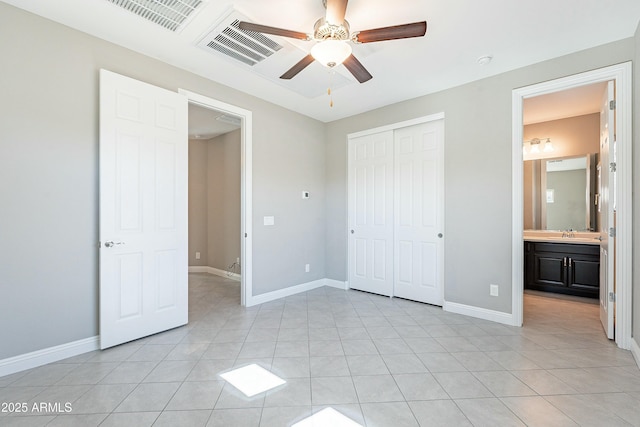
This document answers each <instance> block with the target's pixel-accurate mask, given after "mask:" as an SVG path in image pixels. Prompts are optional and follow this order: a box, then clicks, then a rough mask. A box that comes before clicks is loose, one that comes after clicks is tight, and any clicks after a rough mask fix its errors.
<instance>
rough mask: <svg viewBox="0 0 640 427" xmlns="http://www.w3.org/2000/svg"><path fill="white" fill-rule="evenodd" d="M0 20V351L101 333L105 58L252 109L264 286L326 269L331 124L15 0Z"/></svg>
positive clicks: (153, 79)
mask: <svg viewBox="0 0 640 427" xmlns="http://www.w3.org/2000/svg"><path fill="white" fill-rule="evenodd" d="M0 28H2V32H3V34H11V37H0V57H1V58H2V66H1V69H2V73H1V74H2V77H1V78H0V93H2V96H1V97H0V121H1V123H0V141H1V143H0V260H1V261H0V262H1V265H0V290H1V295H0V313H2V319H3V321H2V322H0V343H2V345H1V346H0V359H4V358H7V357H11V356H15V355H19V354H24V353H28V352H31V351H35V350H39V349H42V348H47V347H51V346H55V345H60V344H64V343H68V342H72V341H76V340H80V339H83V338H88V337H92V336H95V335H97V334H98V332H99V331H98V247H97V244H98V240H99V238H98V107H99V100H98V70H99V69H100V68H106V69H109V70H111V71H113V72H116V73H120V74H123V75H126V76H129V77H132V78H135V79H138V80H142V81H145V82H148V83H150V84H153V85H156V86H159V87H163V88H166V89H169V90H173V91H177V89H178V88H184V89H187V90H191V91H193V92H197V93H201V94H203V95H206V96H210V97H212V98H216V99H219V100H221V101H223V102H226V103H229V104H233V105H236V106H239V107H241V108H244V109H247V110H250V111H252V112H253V192H254V194H253V205H254V222H253V229H254V232H253V246H254V257H253V275H254V276H253V277H254V283H253V285H254V294H256V295H257V294H261V293H264V292H268V291H273V290H277V289H282V288H286V287H290V286H293V285H297V284H300V283H304V282H307V281H311V280H314V279H316V278H322V277H324V276H325V271H324V265H325V251H324V234H325V227H324V224H325V218H324V209H323V207H324V203H325V202H324V140H325V130H324V129H325V125H324V124H323V123H321V122H318V121H316V120H313V119H310V118H308V117H305V116H302V115H300V114H298V113H295V112H293V111H289V110H285V109H283V108H280V107H277V106H275V105H273V104H270V103H268V102H265V101H262V100H259V99H257V98H255V97H252V96H250V95H247V94H243V93H241V92H238V91H236V90H234V89H232V88H229V87H226V86H222V85H220V84H216V83H214V82H212V81H209V80H207V79H205V78H202V77H199V76H197V75H195V74H192V73H189V72H187V71H184V70H180V69H177V68H175V67H172V66H170V65H167V64H165V63H162V62H160V61H157V60H154V59H151V58H149V57H145V56H143V55H140V54H138V53H135V52H132V51H130V50H127V49H123V48H121V47H118V46H115V45H113V44H111V43H107V42H105V41H103V40H99V39H97V38H94V37H91V36H88V35H86V34H83V33H81V32H78V31H75V30H72V29H70V28H68V27H65V26H62V25H59V24H56V23H53V22H51V21H48V20H45V19H42V18H40V17H37V16H35V15H33V14H29V13H27V12H24V11H21V10H19V9H16V8H14V7H12V6H9V5H7V4H5V3H0ZM302 189H306V190H309V191H311V192H312V199H310V200H309V201H308V203H306V204H304V206H303V205H300V206H298V205H299V204H300V191H301V190H302ZM292 207H293V208H292ZM298 208H299V209H298ZM263 215H275V216H276V223H277V226H276V227H269V228H267V227H264V226H262V216H263ZM305 263H310V264H311V265H312V272H311V273H306V274H305V273H304V264H305ZM9 319H10V320H9Z"/></svg>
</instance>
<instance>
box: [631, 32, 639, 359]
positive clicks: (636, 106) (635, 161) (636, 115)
mask: <svg viewBox="0 0 640 427" xmlns="http://www.w3.org/2000/svg"><path fill="white" fill-rule="evenodd" d="M634 41H635V51H634V59H635V60H634V63H633V76H634V79H633V81H634V84H633V88H634V89H633V90H634V96H633V136H634V138H633V140H634V147H633V183H634V188H633V278H634V279H633V327H632V331H633V338H634V340H635V342H636V345H637V346H638V347H640V338H639V337H640V197H638V194H640V185H639V184H638V183H639V182H640V179H639V178H640V147H639V146H638V144H639V141H640V24H639V25H638V28H637V29H636V34H635V37H634Z"/></svg>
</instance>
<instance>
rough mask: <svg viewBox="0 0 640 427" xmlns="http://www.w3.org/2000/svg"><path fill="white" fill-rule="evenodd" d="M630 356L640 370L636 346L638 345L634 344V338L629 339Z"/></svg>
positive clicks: (639, 357) (639, 355)
mask: <svg viewBox="0 0 640 427" xmlns="http://www.w3.org/2000/svg"><path fill="white" fill-rule="evenodd" d="M631 354H632V355H633V358H634V359H635V360H636V365H638V368H640V346H638V343H637V342H636V339H635V338H634V337H632V338H631Z"/></svg>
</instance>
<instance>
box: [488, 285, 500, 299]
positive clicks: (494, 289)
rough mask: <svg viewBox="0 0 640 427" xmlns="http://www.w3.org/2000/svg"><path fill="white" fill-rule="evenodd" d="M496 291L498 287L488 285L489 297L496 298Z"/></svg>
mask: <svg viewBox="0 0 640 427" xmlns="http://www.w3.org/2000/svg"><path fill="white" fill-rule="evenodd" d="M498 289H499V287H498V285H489V295H491V296H492V297H497V296H498Z"/></svg>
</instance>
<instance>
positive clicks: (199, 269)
mask: <svg viewBox="0 0 640 427" xmlns="http://www.w3.org/2000/svg"><path fill="white" fill-rule="evenodd" d="M189 273H209V274H214V275H216V276H220V277H225V278H227V279H231V280H235V281H237V282H239V281H240V278H241V276H240V275H239V274H237V273H229V272H228V271H224V270H220V269H219V268H214V267H208V266H204V265H203V266H200V265H195V266H190V267H189Z"/></svg>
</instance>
